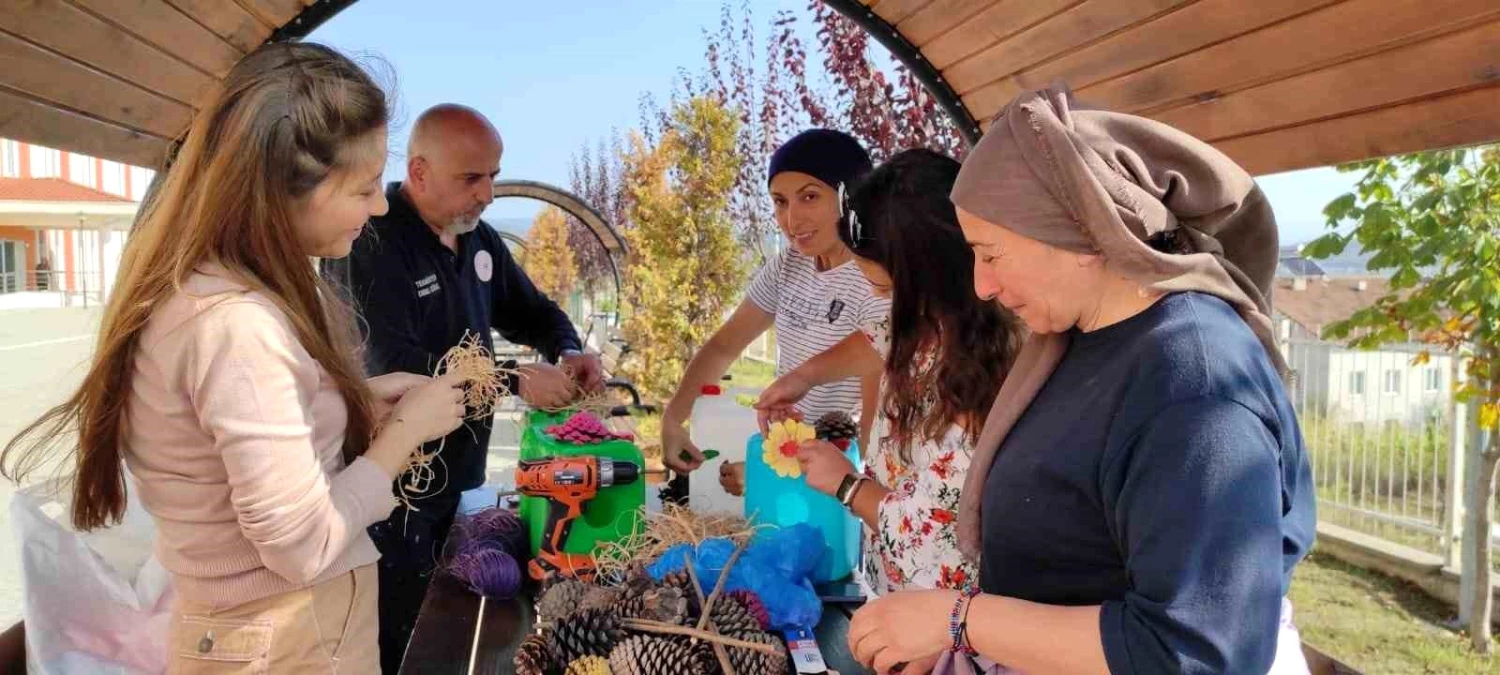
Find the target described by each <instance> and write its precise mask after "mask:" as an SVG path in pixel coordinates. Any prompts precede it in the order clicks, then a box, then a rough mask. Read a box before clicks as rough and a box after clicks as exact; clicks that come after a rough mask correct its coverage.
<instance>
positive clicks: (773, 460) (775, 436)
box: [761, 420, 818, 478]
mask: <svg viewBox="0 0 1500 675" xmlns="http://www.w3.org/2000/svg"><path fill="white" fill-rule="evenodd" d="M817 437H818V432H817V431H816V430H814V429H813V428H812V427H811V426H809V425H806V424H803V423H801V422H798V421H797V420H784V421H781V422H776V423H774V424H772V425H771V431H770V433H768V434H766V440H765V442H764V443H762V444H761V458H762V459H763V460H764V461H765V463H766V466H769V467H771V470H772V471H775V472H776V475H778V476H781V477H782V478H800V477H802V465H801V464H798V463H797V448H798V446H800V445H802V442H803V441H811V440H813V439H815V438H817Z"/></svg>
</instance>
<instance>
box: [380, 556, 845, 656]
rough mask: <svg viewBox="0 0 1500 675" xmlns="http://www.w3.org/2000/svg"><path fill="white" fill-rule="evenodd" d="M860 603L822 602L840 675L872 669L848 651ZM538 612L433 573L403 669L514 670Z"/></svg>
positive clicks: (827, 647)
mask: <svg viewBox="0 0 1500 675" xmlns="http://www.w3.org/2000/svg"><path fill="white" fill-rule="evenodd" d="M857 608H858V605H853V604H846V603H827V604H824V606H823V620H822V621H821V622H819V624H818V627H817V629H816V631H815V632H816V635H817V638H818V646H819V647H821V648H822V650H823V660H824V661H825V662H826V663H827V664H828V668H829V669H830V670H834V671H838V672H839V673H840V675H851V674H853V673H866V672H869V671H867V670H865V669H864V668H861V667H860V666H859V664H857V663H855V662H854V659H853V656H852V655H850V653H849V643H848V639H847V635H848V632H849V616H850V615H851V614H853V612H854V610H855V609H857ZM535 618H536V617H535V616H534V614H533V612H532V609H531V604H530V600H529V599H528V598H517V599H514V600H508V601H503V602H490V601H488V600H486V601H485V602H484V610H483V612H481V611H480V599H479V597H478V596H476V595H474V594H473V593H470V592H469V591H468V589H465V588H464V587H463V586H462V585H461V584H459V583H458V582H457V581H454V580H453V579H452V578H451V577H448V576H446V575H442V574H437V575H434V577H433V581H432V585H431V586H429V587H428V589H427V597H426V599H425V600H423V602H422V610H421V613H420V614H419V615H418V616H417V626H416V629H415V630H414V631H413V632H412V636H411V643H410V644H409V645H407V648H406V656H405V658H404V659H403V660H402V663H401V675H470V674H483V675H489V674H491V673H495V674H499V673H512V672H514V671H515V669H514V667H513V666H512V665H511V659H512V658H513V657H514V656H515V652H516V647H517V646H518V645H519V644H520V643H521V640H523V639H525V637H526V635H527V634H529V633H530V632H531V629H532V625H533V622H534V621H535ZM471 661H472V667H471V665H470V663H471ZM741 675H762V674H760V673H742V674H741Z"/></svg>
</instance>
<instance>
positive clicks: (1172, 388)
mask: <svg viewBox="0 0 1500 675" xmlns="http://www.w3.org/2000/svg"><path fill="white" fill-rule="evenodd" d="M1071 338H1072V342H1071V345H1070V346H1069V348H1068V352H1067V354H1066V355H1065V356H1064V357H1063V360H1062V362H1061V363H1060V364H1059V366H1058V368H1057V370H1056V372H1055V373H1054V374H1053V375H1052V377H1051V379H1050V380H1049V381H1048V382H1047V384H1046V385H1045V386H1044V387H1043V388H1042V390H1041V392H1039V393H1038V395H1037V398H1036V400H1035V401H1033V403H1032V404H1031V406H1030V407H1029V408H1028V409H1027V410H1026V413H1025V414H1024V415H1023V416H1022V417H1021V419H1020V420H1019V421H1018V422H1017V424H1016V427H1015V428H1014V429H1013V430H1012V431H1011V433H1010V435H1009V436H1008V437H1007V438H1006V440H1005V442H1004V444H1003V445H1002V447H1001V449H1000V452H999V454H998V456H997V457H996V459H995V463H994V465H993V467H992V469H991V471H990V475H989V477H988V480H987V482H986V484H985V493H984V513H985V518H984V555H983V561H982V564H981V579H980V582H981V585H982V587H983V589H984V591H985V592H987V593H992V594H998V595H1005V596H1010V597H1015V598H1021V599H1025V600H1030V601H1034V602H1041V603H1048V604H1055V605H1075V606H1076V605H1102V606H1103V611H1102V614H1101V618H1100V626H1099V628H1100V631H1101V633H1102V634H1103V640H1104V653H1105V657H1106V658H1107V660H1108V662H1109V668H1110V672H1112V673H1121V674H1123V673H1152V674H1156V673H1257V674H1259V673H1265V672H1266V670H1267V669H1268V668H1269V667H1270V665H1271V662H1272V660H1273V658H1274V656H1275V653H1276V637H1277V628H1278V620H1279V616H1280V609H1281V604H1280V603H1281V599H1282V597H1283V596H1284V595H1285V594H1286V590H1287V587H1288V586H1289V584H1290V583H1291V574H1292V568H1293V567H1294V566H1295V565H1296V564H1297V562H1298V561H1299V560H1301V559H1302V557H1303V556H1304V555H1306V553H1307V550H1308V548H1309V547H1310V546H1311V545H1312V541H1313V536H1314V531H1315V524H1316V516H1315V504H1314V491H1313V485H1312V474H1311V471H1310V469H1309V467H1308V463H1307V457H1306V454H1305V452H1304V449H1303V445H1302V434H1301V431H1300V429H1299V428H1298V425H1297V420H1296V417H1295V415H1294V413H1293V411H1292V406H1291V404H1290V403H1289V402H1288V400H1287V397H1286V393H1285V391H1284V389H1283V388H1282V384H1281V380H1280V378H1279V377H1278V376H1277V373H1276V371H1275V369H1274V367H1273V366H1272V365H1271V362H1270V360H1269V359H1268V358H1267V356H1266V353H1265V349H1264V348H1263V347H1262V346H1261V344H1260V342H1258V341H1257V340H1256V338H1255V335H1254V334H1253V333H1251V331H1250V329H1249V328H1248V327H1247V326H1246V325H1245V323H1244V321H1243V320H1241V319H1240V318H1239V316H1238V315H1237V314H1236V313H1235V311H1234V309H1233V308H1232V307H1230V306H1229V305H1228V304H1227V303H1225V302H1223V301H1222V300H1219V299H1218V298H1215V297H1213V296H1209V295H1203V294H1198V293H1181V294H1175V295H1170V296H1167V297H1165V298H1163V299H1162V300H1161V301H1159V302H1157V303H1156V305H1154V306H1153V307H1151V308H1150V309H1148V310H1146V311H1145V312H1143V313H1142V314H1139V315H1137V316H1135V317H1132V318H1130V319H1128V320H1126V321H1123V322H1121V323H1118V324H1115V325H1112V326H1107V327H1105V328H1102V329H1100V330H1097V331H1094V332H1092V333H1081V332H1078V331H1074V332H1073V334H1072V335H1071Z"/></svg>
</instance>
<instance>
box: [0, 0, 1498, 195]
mask: <svg viewBox="0 0 1500 675" xmlns="http://www.w3.org/2000/svg"><path fill="white" fill-rule="evenodd" d="M825 1H826V2H828V4H829V5H830V6H832V7H834V8H836V9H838V10H839V11H841V12H843V13H844V14H846V15H848V16H850V17H851V18H853V19H855V20H856V21H858V22H859V23H860V24H861V25H862V26H863V27H864V28H865V29H866V30H868V31H869V32H870V33H871V34H872V35H874V36H875V37H876V38H877V39H879V40H880V41H881V42H882V43H884V44H885V45H886V46H888V47H890V48H891V50H892V52H893V53H894V54H895V55H896V56H897V58H899V59H900V60H902V61H903V62H904V63H906V65H907V66H909V67H911V68H912V69H913V70H914V71H915V72H916V73H917V74H918V76H919V77H920V78H921V79H922V80H923V82H924V83H925V84H926V85H927V86H928V88H929V89H930V90H931V91H932V92H933V93H934V95H935V96H937V98H938V99H939V101H941V103H942V104H943V106H944V107H945V109H946V110H947V111H948V112H949V113H950V114H951V115H952V116H953V117H954V119H955V120H957V121H958V123H959V125H960V127H961V128H962V129H963V131H964V133H965V135H966V136H969V137H970V138H973V137H975V136H977V134H978V133H979V131H980V126H981V125H980V124H979V123H978V122H976V120H977V121H979V122H982V121H983V120H986V119H988V118H989V117H990V116H992V115H993V114H994V113H995V112H996V111H997V110H998V109H999V107H1000V106H1001V105H1002V104H1003V103H1005V102H1006V101H1007V100H1009V99H1010V98H1011V97H1012V96H1013V95H1015V94H1016V93H1017V92H1019V91H1021V90H1023V89H1026V88H1033V87H1040V86H1044V85H1047V84H1050V83H1054V82H1062V83H1066V84H1067V85H1069V86H1070V87H1072V88H1073V89H1074V90H1075V91H1076V92H1077V94H1078V95H1079V97H1080V98H1082V99H1083V100H1085V101H1087V102H1089V103H1090V104H1093V105H1098V106H1104V107H1109V108H1113V109H1117V110H1124V111H1129V112H1135V113H1139V114H1143V115H1147V116H1150V117H1154V118H1157V119H1161V120H1163V121H1166V122H1169V123H1171V124H1173V125H1175V126H1177V127H1179V128H1181V129H1183V130H1185V131H1188V132H1190V133H1192V134H1194V135H1196V136H1199V137H1201V138H1204V139H1206V140H1208V141H1210V142H1212V143H1214V144H1216V145H1217V146H1218V147H1220V148H1221V149H1223V150H1224V151H1225V152H1227V153H1228V154H1229V155H1231V156H1232V157H1234V158H1235V159H1237V160H1238V161H1240V162H1241V163H1242V164H1244V165H1245V166H1246V167H1248V168H1250V169H1251V170H1252V171H1253V172H1255V173H1258V174H1264V173H1273V172H1279V171H1287V170H1292V169H1300V168H1306V167H1313V166H1321V165H1327V164H1336V163H1340V162H1347V161H1352V160H1358V159H1363V158H1368V157H1374V156H1381V155H1388V154H1395V153H1400V152H1409V151H1415V150H1422V149H1431V148H1440V147H1450V146H1456V145H1465V144H1471V143H1477V142H1483V141H1489V140H1494V139H1497V138H1500V114H1497V112H1496V111H1497V110H1500V3H1497V2H1495V0H825ZM352 4H354V3H353V0H0V62H4V63H5V64H6V65H5V67H3V68H0V136H6V137H10V138H16V139H19V140H24V141H28V142H34V143H40V144H43V145H48V146H52V147H57V148H63V149H67V150H72V151H76V152H80V153H85V154H90V155H94V156H98V157H104V158H107V159H114V160H119V161H124V162H129V163H131V164H137V165H141V166H157V165H159V164H160V163H161V161H162V159H163V158H164V157H165V156H166V153H167V150H168V148H169V147H170V146H171V144H172V142H173V139H175V138H177V137H178V136H179V135H180V134H181V133H182V132H183V130H184V129H185V128H186V127H187V124H188V120H189V119H190V118H191V117H192V114H193V106H194V103H195V101H197V100H199V97H200V96H201V95H202V94H203V92H204V91H206V90H207V89H208V88H210V87H212V86H213V85H214V84H215V83H216V82H217V81H219V79H220V78H222V77H223V76H224V74H225V73H226V72H228V70H229V68H230V67H231V66H233V65H234V63H235V62H236V61H237V60H238V59H239V58H240V57H241V56H243V55H244V54H245V53H246V52H248V51H249V50H251V49H254V48H255V47H256V46H257V45H260V44H262V43H264V42H266V41H268V40H288V39H298V38H300V37H302V36H305V35H306V34H307V33H308V32H310V31H311V30H312V29H313V28H315V27H316V26H318V25H320V24H321V23H322V22H324V21H326V20H328V19H329V18H330V17H332V16H333V15H335V14H337V13H338V12H339V11H342V10H343V9H345V8H347V7H348V6H350V5H352Z"/></svg>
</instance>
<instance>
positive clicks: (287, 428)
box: [125, 265, 394, 607]
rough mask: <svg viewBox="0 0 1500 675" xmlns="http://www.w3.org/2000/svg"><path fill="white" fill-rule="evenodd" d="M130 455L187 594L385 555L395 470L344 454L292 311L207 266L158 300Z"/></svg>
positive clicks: (310, 575) (316, 576) (332, 391)
mask: <svg viewBox="0 0 1500 675" xmlns="http://www.w3.org/2000/svg"><path fill="white" fill-rule="evenodd" d="M129 396H130V398H129V406H128V431H127V435H126V448H125V463H126V466H127V467H128V468H129V469H130V473H131V474H132V475H133V477H134V478H135V485H136V489H138V490H139V494H140V497H141V503H142V505H143V506H145V508H146V510H147V511H149V512H150V513H151V515H152V516H153V517H154V518H155V520H156V525H157V528H158V535H157V542H156V550H157V555H158V557H159V558H160V559H161V562H162V564H163V565H164V566H165V567H166V568H167V569H168V570H170V571H171V572H172V573H173V574H174V575H175V577H176V582H177V591H178V592H179V593H181V594H182V597H183V598H184V599H191V600H195V601H200V602H209V603H214V604H217V605H220V606H225V607H228V606H232V605H236V604H239V603H243V602H247V601H250V600H255V599H259V598H263V597H267V596H270V595H274V594H277V593H282V592H286V591H290V590H294V589H297V588H301V587H305V586H309V585H312V584H316V583H318V582H320V581H323V580H325V579H329V578H332V577H335V576H337V575H339V574H341V573H344V572H347V571H349V570H351V569H354V568H356V567H359V566H362V565H367V564H370V563H373V562H375V560H376V559H377V558H379V553H378V552H377V551H376V549H375V545H374V544H373V543H372V542H371V541H370V538H369V536H368V535H367V534H365V528H366V527H368V526H369V525H371V524H372V523H375V522H376V521H379V520H380V519H382V518H385V517H386V516H388V515H389V514H390V511H391V507H392V505H393V504H394V498H393V497H392V494H391V476H390V475H388V474H387V473H386V472H385V470H384V469H381V468H380V467H379V466H377V465H376V464H375V463H374V462H371V461H369V460H367V459H364V458H360V459H357V460H355V461H354V462H353V463H352V464H350V465H348V466H347V467H346V466H345V465H344V461H343V459H342V455H341V445H342V443H343V439H344V426H345V423H346V422H347V414H346V411H345V408H344V399H343V396H342V395H340V394H339V391H338V389H337V387H336V386H335V385H334V383H333V381H332V379H331V378H329V377H328V375H327V373H326V372H324V371H323V369H322V367H320V366H319V365H318V363H317V362H316V361H314V360H313V358H312V357H311V356H310V355H309V354H308V353H307V351H306V350H305V349H303V348H302V345H301V344H299V343H298V341H297V339H296V337H295V334H294V332H293V330H292V328H291V325H290V323H289V322H288V320H287V318H286V315H285V314H284V313H283V312H282V311H281V310H280V309H278V308H277V307H276V306H275V305H274V304H273V303H272V302H271V300H270V299H268V298H267V297H266V296H264V295H262V294H260V293H255V292H250V291H248V290H247V289H246V288H245V287H244V286H243V285H241V284H239V283H237V282H236V281H234V280H233V279H232V278H231V277H230V276H229V275H228V274H227V273H226V272H225V271H224V270H223V269H222V268H220V267H217V266H208V265H206V266H203V267H200V270H199V273H197V274H195V275H193V276H192V277H191V278H190V279H189V280H187V282H186V283H185V284H184V287H183V290H182V291H181V292H179V293H177V294H176V295H175V296H174V297H172V298H171V299H170V300H169V301H167V302H165V303H164V304H163V305H161V306H160V307H158V308H157V309H156V310H155V312H153V314H152V317H151V320H150V322H149V324H148V325H147V326H146V329H145V332H144V333H143V335H142V337H141V342H140V347H139V350H138V351H137V356H136V359H135V372H134V375H133V379H132V383H131V390H130V392H129Z"/></svg>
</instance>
